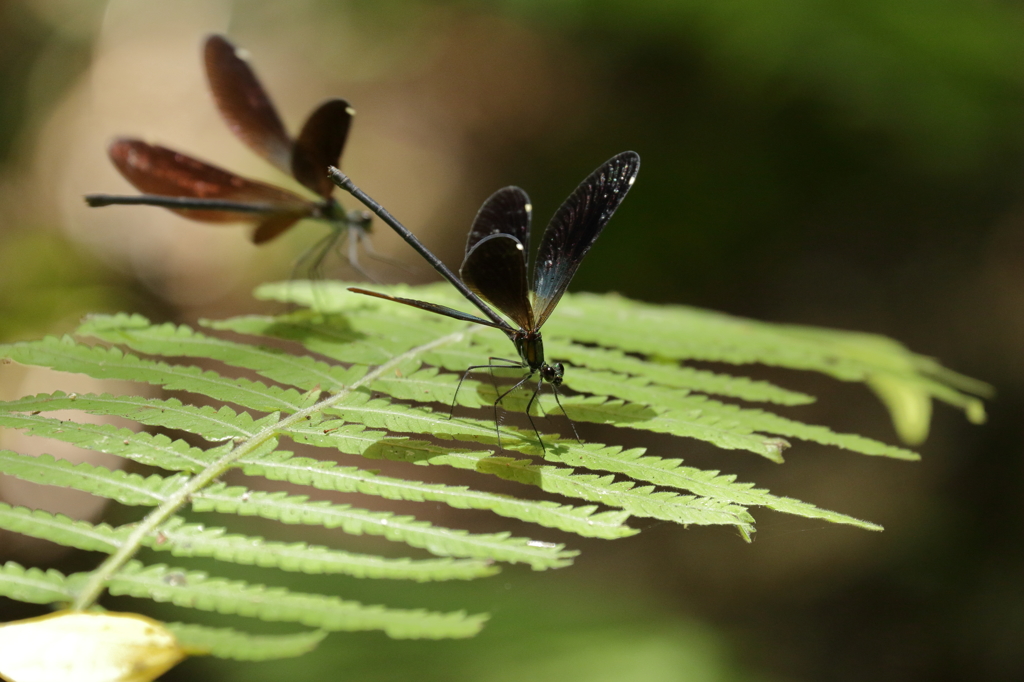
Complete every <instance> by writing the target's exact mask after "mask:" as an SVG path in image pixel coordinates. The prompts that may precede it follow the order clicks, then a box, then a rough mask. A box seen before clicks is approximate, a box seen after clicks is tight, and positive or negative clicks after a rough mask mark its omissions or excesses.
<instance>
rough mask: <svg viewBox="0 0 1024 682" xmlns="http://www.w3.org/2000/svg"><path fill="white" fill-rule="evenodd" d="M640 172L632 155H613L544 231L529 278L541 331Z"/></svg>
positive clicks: (638, 162) (636, 160)
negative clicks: (584, 258) (531, 280)
mask: <svg viewBox="0 0 1024 682" xmlns="http://www.w3.org/2000/svg"><path fill="white" fill-rule="evenodd" d="M639 170H640V156H639V155H638V154H637V153H636V152H622V153H621V154H618V155H616V156H613V157H612V158H610V159H609V160H608V161H606V162H605V163H604V164H602V165H601V166H600V167H599V168H598V169H597V170H595V171H594V172H593V173H591V174H590V176H589V177H587V179H586V180H584V181H583V182H582V183H580V186H579V187H577V188H576V190H575V191H574V192H573V193H572V194H570V195H569V198H568V199H566V200H565V201H564V202H562V205H561V206H560V207H559V209H558V211H557V212H556V213H555V216H554V217H553V218H552V219H551V222H550V223H548V226H547V228H546V229H545V230H544V237H543V238H542V239H541V243H540V251H539V252H538V253H537V263H536V265H535V266H534V273H533V307H534V310H535V311H536V314H537V327H538V328H539V327H540V326H541V325H543V324H544V322H545V321H546V320H547V319H548V316H550V315H551V311H552V310H554V309H555V306H556V305H558V301H559V299H560V298H562V294H563V293H565V289H566V287H568V286H569V282H570V281H571V280H572V276H573V275H575V274H576V268H578V267H579V266H580V262H581V261H582V260H583V257H584V256H585V255H587V251H589V250H590V247H591V246H593V244H594V241H595V240H596V239H597V237H598V235H599V234H601V230H603V229H604V226H605V225H606V224H607V223H608V220H609V219H610V218H611V217H612V214H613V213H615V209H617V208H618V207H619V204H620V203H622V200H623V199H624V198H625V197H626V192H628V191H629V188H630V187H632V186H633V181H634V180H635V179H636V174H637V172H638V171H639Z"/></svg>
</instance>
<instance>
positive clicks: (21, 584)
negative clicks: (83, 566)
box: [0, 561, 74, 604]
mask: <svg viewBox="0 0 1024 682" xmlns="http://www.w3.org/2000/svg"><path fill="white" fill-rule="evenodd" d="M0 596H3V597H9V598H11V599H17V600H18V601H24V602H29V603H30V604H58V603H61V602H65V601H70V600H71V598H72V597H73V596H74V592H73V591H72V590H71V589H70V588H69V587H68V584H67V580H66V579H65V578H64V576H63V575H62V574H61V573H60V571H56V570H54V569H52V568H51V569H49V570H46V571H42V570H40V569H38V568H24V567H23V566H21V565H20V564H17V563H15V562H13V561H8V562H6V563H4V564H3V565H2V566H0Z"/></svg>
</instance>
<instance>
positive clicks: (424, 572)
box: [0, 502, 498, 582]
mask: <svg viewBox="0 0 1024 682" xmlns="http://www.w3.org/2000/svg"><path fill="white" fill-rule="evenodd" d="M0 528H3V529H5V530H10V531H15V532H18V533H22V534H23V535H27V536H30V537H35V538H41V539H44V540H49V541H51V542H55V543H57V544H60V545H64V546H66V547H75V548H77V549H82V550H87V551H96V552H105V553H107V554H110V553H112V552H114V551H115V550H116V549H118V548H119V547H121V546H123V545H124V543H125V541H126V540H127V539H128V535H129V534H130V532H131V530H132V527H131V526H122V527H120V528H112V527H110V526H108V525H107V524H102V523H101V524H96V525H93V524H91V523H88V522H87V521H76V520H73V519H69V518H68V517H66V516H64V515H62V514H51V513H49V512H45V511H42V510H32V509H27V508H25V507H11V506H10V505H7V504H4V503H2V502H0ZM143 544H144V545H145V546H146V547H149V548H151V549H154V550H158V551H165V552H170V553H171V554H173V555H174V556H177V557H211V558H214V559H217V560H218V561H225V562H231V563H236V564H243V565H257V566H262V567H264V568H279V569H281V570H283V571H296V572H301V573H309V574H344V575H351V576H355V577H357V578H385V579H392V580H416V581H419V582H427V581H436V580H471V579H473V578H481V577H485V576H488V575H493V574H495V573H497V572H498V568H497V566H495V565H494V564H493V563H491V562H489V561H478V560H464V559H407V558H400V559H388V558H385V557H380V556H372V555H366V554H354V553H352V552H342V551H338V550H333V549H330V548H328V547H319V546H315V545H307V544H305V543H302V542H295V543H284V542H271V541H267V540H264V539H263V538H259V537H253V536H245V535H231V534H228V533H227V532H226V531H225V530H224V529H223V528H207V527H205V526H201V525H196V524H186V523H185V521H184V520H183V519H180V518H172V519H170V520H169V521H167V523H165V524H163V525H162V526H160V527H159V528H158V529H157V530H156V531H154V532H153V533H151V534H150V535H149V536H147V537H146V538H145V541H144V542H143Z"/></svg>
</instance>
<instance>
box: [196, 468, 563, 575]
mask: <svg viewBox="0 0 1024 682" xmlns="http://www.w3.org/2000/svg"><path fill="white" fill-rule="evenodd" d="M192 507H193V508H194V509H195V510H196V511H217V512H221V513H228V514H241V515H242V516H260V517H262V518H265V519H271V520H274V521H280V522H282V523H288V524H313V525H319V526H324V527H325V528H340V529H341V530H343V531H344V532H346V533H348V534H350V535H364V534H365V535H379V536H381V537H384V538H386V539H388V540H391V541H394V542H404V543H406V544H408V545H410V546H411V547H417V548H421V549H426V550H427V551H429V552H430V553H431V554H435V555H437V556H455V557H469V558H493V559H496V560H498V561H507V562H509V563H525V564H529V565H530V567H531V568H533V569H534V570H542V569H545V568H557V567H559V566H567V565H569V563H571V561H570V560H571V558H572V557H573V556H575V555H576V554H578V552H575V551H569V550H565V549H564V545H556V544H551V543H539V544H538V543H536V542H533V541H532V540H530V539H529V538H516V537H512V536H511V535H510V534H509V533H491V534H477V533H469V532H467V531H464V530H455V529H452V528H442V527H440V526H434V525H433V524H431V523H429V522H427V521H418V520H416V519H414V518H413V517H411V516H396V515H395V514H392V513H390V512H375V511H369V510H366V509H357V508H355V507H352V506H351V505H347V504H331V503H329V502H323V501H310V500H309V499H308V498H306V497H305V496H298V495H288V494H287V493H279V492H278V493H265V492H259V491H251V490H248V489H246V488H242V487H240V486H232V487H227V486H223V485H216V486H213V487H211V488H209V489H207V490H205V491H203V492H202V493H199V494H198V495H196V496H194V497H193V500H192Z"/></svg>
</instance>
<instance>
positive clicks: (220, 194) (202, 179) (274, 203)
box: [108, 138, 313, 241]
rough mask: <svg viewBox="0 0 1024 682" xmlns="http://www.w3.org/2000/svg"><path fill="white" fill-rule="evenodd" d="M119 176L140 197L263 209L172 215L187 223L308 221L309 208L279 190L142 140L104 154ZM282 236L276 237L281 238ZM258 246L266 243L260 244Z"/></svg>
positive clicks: (116, 145) (120, 142)
mask: <svg viewBox="0 0 1024 682" xmlns="http://www.w3.org/2000/svg"><path fill="white" fill-rule="evenodd" d="M108 154H109V155H110V160H111V161H113V163H114V165H115V166H116V167H117V170H119V171H120V172H121V175H123V176H124V177H125V179H126V180H128V182H130V183H132V185H134V186H135V187H136V189H138V190H139V191H141V192H144V193H145V194H156V195H161V196H169V197H187V198H193V199H220V200H226V201H234V202H238V203H245V204H257V205H260V206H267V207H268V210H267V211H265V212H263V213H241V212H235V211H227V210H204V209H170V210H173V211H174V212H175V213H178V214H180V215H182V216H184V217H186V218H191V219H192V220H201V221H204V222H252V221H254V220H263V221H264V222H266V220H267V218H266V217H265V215H264V214H265V213H272V214H273V216H275V217H278V218H279V217H282V216H289V217H293V218H294V220H293V221H292V222H294V221H295V220H298V219H299V218H302V217H304V216H306V215H309V214H310V212H311V211H312V209H313V205H312V204H311V203H310V202H308V201H306V200H305V199H303V198H302V197H300V196H299V195H297V194H293V193H291V192H288V191H286V190H283V189H279V188H277V187H273V186H271V185H265V184H263V183H262V182H256V181H254V180H247V179H245V178H243V177H241V176H238V175H235V174H234V173H231V172H230V171H226V170H224V169H222V168H218V167H217V166H213V165H211V164H208V163H205V162H203V161H200V160H199V159H195V158H192V157H191V156H188V155H186V154H181V153H180V152H176V151H174V150H173V149H168V148H166V147H161V146H159V145H152V144H148V143H146V142H143V141H142V140H133V139H126V138H122V139H118V140H115V141H114V143H113V144H111V145H110V149H109V150H108ZM281 231H282V230H278V231H276V232H275V233H274V234H275V235H276V234H279V233H280V232H281ZM262 241H266V239H263V240H262Z"/></svg>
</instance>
